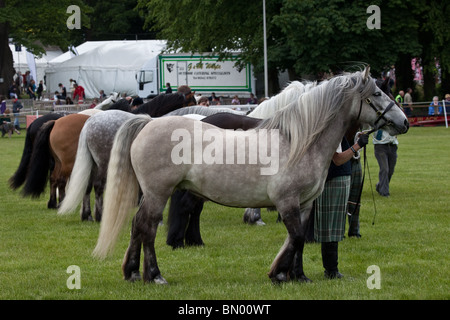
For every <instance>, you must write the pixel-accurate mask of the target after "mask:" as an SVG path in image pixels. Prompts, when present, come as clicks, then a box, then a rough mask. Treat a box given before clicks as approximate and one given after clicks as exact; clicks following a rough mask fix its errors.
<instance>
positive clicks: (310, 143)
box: [94, 68, 409, 284]
mask: <svg viewBox="0 0 450 320" xmlns="http://www.w3.org/2000/svg"><path fill="white" fill-rule="evenodd" d="M355 120H358V121H360V122H361V123H365V124H369V125H371V126H376V125H377V126H381V125H384V128H385V130H387V131H388V132H389V133H390V134H392V135H396V134H403V133H406V132H407V131H408V128H409V123H408V120H407V118H406V116H405V115H404V113H403V112H402V110H401V109H400V108H398V107H397V106H396V105H395V104H394V103H393V102H392V100H391V99H390V98H389V97H388V96H387V95H385V94H384V93H383V92H382V91H381V90H380V89H378V88H377V86H376V84H375V80H374V79H372V78H371V77H370V76H369V68H366V69H365V70H364V71H363V72H355V73H351V74H347V75H341V76H337V77H334V78H332V79H330V80H328V81H324V82H322V83H320V84H319V85H317V86H316V87H315V88H312V89H311V90H309V91H308V92H305V93H304V94H302V95H301V96H300V98H299V99H297V100H295V101H291V102H290V103H289V102H288V105H287V106H286V107H285V108H283V109H281V110H280V111H278V112H276V113H275V114H274V115H273V116H272V117H271V118H268V119H266V120H264V121H263V122H262V124H261V125H259V126H258V127H257V128H256V129H254V130H249V131H245V132H244V131H231V133H230V131H228V132H225V131H226V130H223V129H218V128H217V127H214V126H211V125H209V124H204V123H200V125H199V121H196V120H191V119H183V118H180V117H167V118H160V119H155V120H151V118H150V117H142V116H140V117H135V118H132V119H130V120H129V121H127V122H126V123H124V125H122V126H121V128H120V129H119V131H118V133H117V135H116V137H115V141H114V144H113V148H112V150H111V157H110V162H109V166H108V176H107V184H106V190H105V198H104V213H103V220H102V224H101V228H100V235H99V238H98V242H97V246H96V248H95V249H94V255H96V256H98V257H105V256H106V255H107V254H108V253H110V252H111V251H112V249H113V248H114V245H115V243H116V240H117V238H118V235H119V233H120V231H121V230H122V228H123V227H124V226H125V225H126V222H127V220H128V217H129V216H131V215H132V211H131V208H132V207H133V206H136V204H137V203H136V202H137V199H138V193H139V190H142V194H143V197H142V201H141V203H140V206H139V210H138V212H137V213H136V215H135V217H134V219H133V224H132V230H131V239H130V244H129V247H128V249H127V251H126V254H125V258H124V262H123V265H122V269H123V273H124V278H125V279H126V280H135V279H139V278H140V273H139V264H140V252H141V246H142V245H143V248H144V268H143V279H144V281H145V282H150V281H153V282H156V283H161V284H164V283H167V282H166V280H165V279H164V278H163V277H162V275H161V273H160V270H159V268H158V265H157V261H156V252H155V247H154V243H155V236H156V231H157V227H158V224H159V222H160V221H161V219H162V212H163V209H164V207H165V205H166V202H167V200H168V198H169V197H170V195H171V194H172V192H173V190H174V189H175V188H181V189H188V190H191V191H193V192H194V193H195V194H197V195H201V196H203V197H204V198H206V199H209V200H212V201H214V202H217V203H220V204H223V205H226V206H234V207H258V208H259V207H273V206H275V207H276V208H277V210H278V212H279V213H280V215H281V218H282V220H283V222H284V224H285V226H286V229H287V232H288V236H287V239H286V241H285V243H284V245H283V246H282V248H281V249H280V252H279V253H278V255H277V256H276V258H275V260H274V261H273V263H272V266H271V269H270V272H269V277H270V278H271V279H272V281H273V282H276V283H277V282H284V281H287V280H289V279H296V280H298V281H302V282H308V281H310V280H309V279H308V278H307V277H306V276H305V274H304V272H303V261H302V254H303V246H304V233H305V230H304V221H306V220H307V219H308V217H309V214H310V211H311V205H312V202H313V200H314V199H315V198H316V197H317V196H318V195H319V194H320V193H321V192H322V190H323V186H324V183H325V178H326V175H327V171H328V167H329V164H330V161H331V158H332V156H333V154H334V152H335V150H336V148H337V146H338V145H339V143H340V141H341V139H342V137H343V136H344V134H345V132H346V131H347V129H348V126H349V125H350V122H351V121H355ZM199 126H200V130H201V133H203V134H208V135H209V137H211V135H213V132H214V133H215V134H216V137H217V139H220V137H224V138H223V140H222V147H223V150H222V153H223V154H225V153H226V146H229V145H233V144H234V141H235V139H241V138H242V137H247V138H248V139H258V135H261V134H263V133H264V132H265V133H266V134H267V132H268V130H274V131H275V132H278V133H279V140H278V143H276V144H272V143H271V144H270V146H269V145H267V146H266V147H267V150H265V151H266V152H267V154H273V153H277V154H278V155H279V158H278V170H277V172H274V173H272V172H270V173H267V171H264V173H265V174H262V173H263V170H264V169H267V164H265V163H263V162H262V161H257V162H256V163H251V164H250V163H249V157H251V156H252V154H251V153H248V154H246V159H245V160H246V161H245V162H244V163H242V164H240V163H205V161H201V162H196V161H195V150H196V149H198V148H200V150H206V149H207V148H210V147H211V144H212V143H211V140H208V139H206V140H205V139H204V140H197V144H196V143H193V144H192V145H191V147H192V150H190V151H191V152H192V155H193V156H194V161H188V160H191V159H188V158H187V157H186V158H185V157H184V156H185V155H183V159H184V160H186V161H179V160H180V159H177V162H176V163H175V161H174V158H173V155H174V154H173V152H174V148H177V147H179V144H180V142H179V140H177V139H176V138H175V139H174V133H175V132H176V133H177V134H176V136H178V137H180V134H182V133H183V134H186V135H187V136H190V137H193V140H195V139H196V138H195V137H196V136H195V135H196V134H198V132H196V131H195V130H199ZM211 130H212V131H211ZM198 141H200V142H198ZM219 144H220V143H217V144H216V145H215V146H216V147H217V145H219ZM184 151H186V152H187V151H189V150H186V149H185V150H184ZM215 151H216V153H215V155H216V156H217V151H220V149H215ZM211 154H212V153H211ZM209 160H211V159H209Z"/></svg>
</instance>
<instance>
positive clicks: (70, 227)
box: [0, 127, 450, 300]
mask: <svg viewBox="0 0 450 320" xmlns="http://www.w3.org/2000/svg"><path fill="white" fill-rule="evenodd" d="M24 133H25V131H23V134H22V135H20V136H17V135H14V136H13V137H12V139H8V138H3V139H0V148H1V150H2V155H1V172H0V194H1V204H0V299H63V300H65V299H177V300H178V299H242V300H245V299H273V300H277V299H281V300H293V299H295V300H297V299H370V300H371V299H376V300H378V299H444V300H445V299H449V298H450V294H449V292H450V290H449V289H450V283H449V277H448V273H447V272H448V271H449V249H448V248H449V246H448V242H449V231H450V230H449V226H450V224H449V222H450V221H449V198H450V182H449V176H450V175H449V172H450V162H449V159H450V148H449V143H448V141H449V137H450V129H446V128H443V127H439V128H412V129H411V130H410V132H409V133H408V134H407V135H405V136H400V137H399V141H400V146H399V161H398V164H397V167H396V172H395V174H394V177H393V180H392V182H391V197H389V198H382V197H380V196H378V194H375V204H376V208H377V215H376V219H375V224H374V225H372V221H373V218H374V202H373V200H372V192H371V188H370V185H369V177H368V176H367V175H366V185H365V188H364V192H363V208H362V211H361V234H362V238H361V239H353V238H346V239H344V241H342V242H341V243H340V245H339V254H340V256H339V268H340V271H341V272H342V273H343V274H344V275H345V278H343V279H341V280H335V281H329V280H325V279H324V278H323V268H322V262H321V255H320V245H318V244H307V245H306V246H305V255H304V269H305V273H306V275H307V276H308V277H310V278H311V279H312V280H313V283H310V284H299V283H287V284H284V285H281V286H274V285H272V284H271V281H270V280H269V278H268V277H267V272H268V271H269V268H270V264H271V263H272V260H273V259H274V258H275V255H276V254H277V252H278V250H279V248H280V247H281V245H282V244H283V242H284V239H285V237H286V230H285V228H284V226H283V225H282V224H277V223H275V220H276V214H275V213H268V212H266V211H265V210H264V211H263V213H262V214H263V219H264V220H265V222H266V223H267V225H266V226H264V227H254V226H247V225H244V224H243V223H242V213H243V210H241V209H232V208H227V207H222V206H219V205H216V204H212V203H207V204H206V207H205V210H204V211H203V213H202V217H201V230H202V236H203V240H204V241H205V243H206V245H205V246H204V247H201V248H198V247H195V248H186V249H180V250H175V251H174V250H172V249H171V248H170V247H169V246H167V245H166V244H165V237H166V230H165V227H164V226H163V227H161V228H160V230H159V232H158V235H157V243H156V250H157V254H158V263H159V267H160V269H161V272H162V275H163V276H164V277H165V278H166V280H167V281H168V282H169V285H168V286H158V285H154V284H149V285H144V284H143V283H142V282H137V283H128V282H125V281H124V280H122V274H121V263H122V258H123V254H124V252H125V249H126V247H127V245H128V240H129V229H128V230H127V231H126V232H124V234H123V235H122V237H121V239H120V241H119V243H118V246H117V248H116V251H115V253H114V255H113V256H112V257H110V258H107V259H106V260H104V261H98V260H95V259H94V258H92V257H91V252H92V250H93V248H94V246H95V243H96V239H97V235H98V230H99V224H97V223H86V222H85V223H82V222H81V221H80V218H79V216H78V214H73V215H71V216H64V217H60V216H57V215H56V212H55V211H54V210H48V209H46V202H47V200H48V194H47V195H45V196H44V197H42V198H40V199H38V200H32V199H24V198H21V197H20V194H19V192H13V191H11V190H10V189H9V188H8V183H7V180H8V178H9V177H10V176H11V175H12V174H13V173H14V171H15V170H16V168H17V166H18V163H19V160H20V156H21V153H22V150H23V143H24ZM367 154H368V160H369V168H370V176H371V182H372V185H373V188H374V185H375V183H376V182H377V174H378V166H377V163H376V160H375V158H374V156H373V146H372V145H369V146H368V150H367ZM165 218H166V216H165ZM71 265H76V266H78V267H79V268H80V274H81V277H80V279H81V289H79V290H77V289H73V290H70V289H69V288H68V286H67V280H68V278H69V277H70V276H71V275H72V274H71V273H67V271H66V270H67V268H68V267H69V266H71ZM372 265H376V266H378V267H379V270H380V284H381V288H380V289H369V288H368V286H367V282H368V279H369V277H371V276H372V273H368V272H367V270H368V268H369V267H370V266H372ZM369 282H370V279H369Z"/></svg>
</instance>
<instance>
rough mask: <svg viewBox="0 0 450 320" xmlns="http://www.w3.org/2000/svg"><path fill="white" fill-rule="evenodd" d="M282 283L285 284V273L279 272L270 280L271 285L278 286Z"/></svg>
mask: <svg viewBox="0 0 450 320" xmlns="http://www.w3.org/2000/svg"><path fill="white" fill-rule="evenodd" d="M283 282H287V275H286V273H283V272H281V273H279V274H277V275H276V276H275V277H273V278H272V283H273V284H280V283H283Z"/></svg>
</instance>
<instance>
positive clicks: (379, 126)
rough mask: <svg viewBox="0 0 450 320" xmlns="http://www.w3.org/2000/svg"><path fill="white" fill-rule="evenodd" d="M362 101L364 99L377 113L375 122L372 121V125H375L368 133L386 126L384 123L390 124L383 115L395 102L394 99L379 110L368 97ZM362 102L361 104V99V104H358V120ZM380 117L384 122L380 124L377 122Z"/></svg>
mask: <svg viewBox="0 0 450 320" xmlns="http://www.w3.org/2000/svg"><path fill="white" fill-rule="evenodd" d="M364 101H365V102H366V103H367V104H368V105H369V106H370V107H371V108H372V109H373V110H374V111H375V112H376V113H377V116H378V118H377V119H376V120H375V122H374V125H375V127H374V129H372V130H370V131H369V133H368V134H370V133H372V132H375V131H377V130H378V129H380V128H382V127H384V126H386V125H390V124H392V122H391V121H390V120H388V119H386V117H385V116H384V115H385V114H386V113H387V112H388V111H389V110H391V109H392V107H393V106H394V105H395V102H394V101H391V103H389V104H388V106H387V107H386V109H384V110H379V109H378V108H377V107H376V106H375V105H374V104H373V103H372V100H370V98H366V99H365V100H364ZM362 104H363V100H361V104H360V106H359V113H358V120H359V117H360V116H361V110H362ZM381 119H383V120H384V123H383V124H382V125H379V124H377V123H378V122H379V121H380V120H381Z"/></svg>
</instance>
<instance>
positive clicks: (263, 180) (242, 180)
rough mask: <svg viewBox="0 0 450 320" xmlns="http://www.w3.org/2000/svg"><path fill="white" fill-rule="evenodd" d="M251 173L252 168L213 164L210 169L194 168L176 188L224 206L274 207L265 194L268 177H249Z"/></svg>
mask: <svg viewBox="0 0 450 320" xmlns="http://www.w3.org/2000/svg"><path fill="white" fill-rule="evenodd" d="M252 171H254V170H252V168H248V167H247V168H246V167H245V166H239V165H234V166H229V165H227V166H226V167H222V166H217V165H215V166H214V165H212V166H211V167H210V168H205V167H203V168H200V167H199V168H195V166H194V167H193V168H192V170H191V171H190V172H189V173H188V175H187V177H186V179H185V180H184V181H183V182H182V183H181V184H180V185H179V187H180V188H183V189H188V190H191V191H192V192H193V193H195V194H197V195H200V196H202V197H204V198H206V199H208V200H211V201H214V202H217V203H220V204H223V205H226V206H232V207H243V208H246V207H255V208H260V207H268V206H273V203H272V201H271V200H270V198H269V196H268V194H267V184H268V183H269V178H268V177H264V176H262V177H260V176H259V175H252V174H251V173H252Z"/></svg>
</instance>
